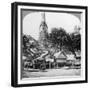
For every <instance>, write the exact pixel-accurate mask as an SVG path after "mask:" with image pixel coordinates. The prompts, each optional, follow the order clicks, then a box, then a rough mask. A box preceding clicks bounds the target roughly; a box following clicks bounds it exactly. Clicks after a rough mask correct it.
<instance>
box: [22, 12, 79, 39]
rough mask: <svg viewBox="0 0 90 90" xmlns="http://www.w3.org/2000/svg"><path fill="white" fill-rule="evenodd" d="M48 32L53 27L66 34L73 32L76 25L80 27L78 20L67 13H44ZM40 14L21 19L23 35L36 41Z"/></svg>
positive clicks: (31, 14) (36, 13)
mask: <svg viewBox="0 0 90 90" xmlns="http://www.w3.org/2000/svg"><path fill="white" fill-rule="evenodd" d="M45 16H46V23H47V26H48V32H50V31H51V29H52V28H54V27H57V28H59V27H62V28H64V29H65V30H66V32H68V33H72V32H74V27H75V26H76V25H79V26H80V20H79V19H78V18H77V17H76V16H74V15H72V14H69V13H52V12H45ZM41 20H42V17H41V12H34V13H29V14H28V15H26V16H25V17H24V18H23V33H24V34H28V35H31V36H32V37H34V38H35V39H36V40H37V39H38V36H39V26H40V24H41Z"/></svg>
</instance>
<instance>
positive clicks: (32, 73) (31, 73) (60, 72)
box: [22, 67, 81, 78]
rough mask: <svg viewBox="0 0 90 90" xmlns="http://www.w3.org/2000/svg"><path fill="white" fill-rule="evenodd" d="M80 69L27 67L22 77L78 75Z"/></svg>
mask: <svg viewBox="0 0 90 90" xmlns="http://www.w3.org/2000/svg"><path fill="white" fill-rule="evenodd" d="M80 74H81V69H73V68H72V69H70V68H66V67H63V68H60V69H46V70H43V71H42V70H39V69H29V70H24V71H23V74H22V78H35V77H53V76H80Z"/></svg>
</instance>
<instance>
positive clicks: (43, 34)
mask: <svg viewBox="0 0 90 90" xmlns="http://www.w3.org/2000/svg"><path fill="white" fill-rule="evenodd" d="M47 30H48V26H47V24H46V18H45V12H42V13H41V24H40V27H39V43H40V44H41V45H42V46H43V47H44V46H46V44H47V37H48V31H47Z"/></svg>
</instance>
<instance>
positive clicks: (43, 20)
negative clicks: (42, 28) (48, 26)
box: [41, 12, 46, 22]
mask: <svg viewBox="0 0 90 90" xmlns="http://www.w3.org/2000/svg"><path fill="white" fill-rule="evenodd" d="M41 15H42V22H45V21H46V20H45V12H42V13H41Z"/></svg>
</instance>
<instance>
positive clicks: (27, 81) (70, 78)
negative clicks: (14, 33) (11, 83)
mask: <svg viewBox="0 0 90 90" xmlns="http://www.w3.org/2000/svg"><path fill="white" fill-rule="evenodd" d="M21 9H37V10H39V9H41V10H56V11H61V10H62V11H76V12H82V18H81V22H82V26H83V27H82V28H83V30H82V32H81V33H82V37H81V38H82V39H81V40H82V44H81V45H82V46H81V51H83V52H81V55H82V58H81V61H82V62H81V64H82V66H83V67H81V76H68V77H66V76H64V77H61V76H60V77H59V76H58V77H55V78H54V77H47V78H37V79H29V78H27V79H22V80H21V66H20V65H21V60H20V58H21V47H20V45H21V25H20V24H21V18H20V17H21V16H20V15H21V12H20V10H21ZM79 80H85V10H82V9H68V8H52V7H36V6H18V84H32V83H45V82H63V81H79Z"/></svg>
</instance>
